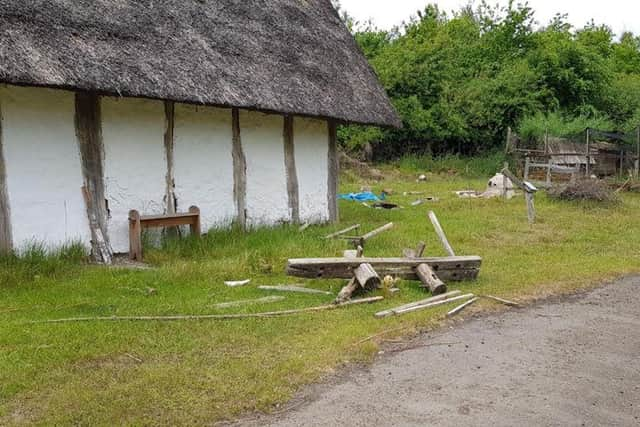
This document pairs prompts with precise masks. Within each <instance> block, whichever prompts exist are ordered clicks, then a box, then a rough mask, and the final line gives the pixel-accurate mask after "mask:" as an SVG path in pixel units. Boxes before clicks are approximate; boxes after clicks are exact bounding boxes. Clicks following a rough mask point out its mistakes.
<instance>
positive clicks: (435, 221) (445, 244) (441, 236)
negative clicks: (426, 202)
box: [429, 211, 456, 257]
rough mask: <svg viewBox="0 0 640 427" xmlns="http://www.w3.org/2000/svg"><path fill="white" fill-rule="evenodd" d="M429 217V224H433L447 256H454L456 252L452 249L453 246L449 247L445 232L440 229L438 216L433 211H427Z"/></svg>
mask: <svg viewBox="0 0 640 427" xmlns="http://www.w3.org/2000/svg"><path fill="white" fill-rule="evenodd" d="M429 219H430V220H431V224H433V228H434V229H435V231H436V234H437V235H438V239H440V243H442V246H443V247H444V250H445V251H446V252H447V253H448V254H449V256H452V257H454V256H456V253H455V252H454V251H453V248H452V247H451V244H450V243H449V240H448V239H447V236H446V234H444V230H443V229H442V226H441V225H440V221H438V217H437V216H436V214H435V212H433V211H429Z"/></svg>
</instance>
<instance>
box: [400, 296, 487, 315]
mask: <svg viewBox="0 0 640 427" xmlns="http://www.w3.org/2000/svg"><path fill="white" fill-rule="evenodd" d="M474 297H475V295H473V294H465V295H460V296H458V297H453V298H449V299H445V300H442V301H437V302H432V303H429V304H424V305H417V306H415V307H410V308H405V309H402V310H397V309H396V310H394V313H393V314H395V315H400V314H406V313H413V312H414V311H419V310H424V309H426V308H432V307H437V306H439V305H445V304H450V303H452V302H455V301H460V300H463V299H469V298H474Z"/></svg>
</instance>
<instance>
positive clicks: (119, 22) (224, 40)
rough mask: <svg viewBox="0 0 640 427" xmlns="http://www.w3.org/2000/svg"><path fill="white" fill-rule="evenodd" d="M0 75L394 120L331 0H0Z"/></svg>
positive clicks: (9, 79) (368, 120) (351, 118)
mask: <svg viewBox="0 0 640 427" xmlns="http://www.w3.org/2000/svg"><path fill="white" fill-rule="evenodd" d="M0 82H3V83H9V84H17V85H32V86H44V87H56V88H66V89H77V90H89V91H96V92H99V93H104V94H115V95H121V96H132V97H145V98H152V99H165V100H174V101H179V102H186V103H196V104H206V105H216V106H225V107H239V108H247V109H255V110H262V111H273V112H279V113H285V114H297V115H305V116H312V117H323V118H332V119H337V120H341V121H345V122H352V123H362V124H376V125H385V126H399V125H400V120H399V118H398V115H397V113H396V112H395V110H394V109H393V107H392V106H391V104H390V102H389V99H388V98H387V96H386V94H385V91H384V89H383V88H382V87H381V85H380V83H379V82H378V80H377V77H376V75H375V73H374V72H373V71H372V69H371V68H370V66H369V64H368V63H367V61H366V59H365V58H364V56H363V55H362V53H361V51H360V50H359V49H358V47H357V45H356V43H355V41H354V39H353V37H352V36H351V34H350V33H349V31H348V30H347V29H346V28H345V26H344V25H343V23H342V22H341V21H340V19H339V17H338V15H337V13H336V12H335V11H334V9H333V7H332V6H331V4H330V2H329V0H0Z"/></svg>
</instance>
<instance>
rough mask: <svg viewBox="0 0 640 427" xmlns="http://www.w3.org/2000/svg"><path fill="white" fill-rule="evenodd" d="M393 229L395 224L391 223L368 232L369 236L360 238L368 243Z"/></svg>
mask: <svg viewBox="0 0 640 427" xmlns="http://www.w3.org/2000/svg"><path fill="white" fill-rule="evenodd" d="M392 228H393V223H392V222H390V223H388V224H385V225H383V226H382V227H379V228H376V229H375V230H373V231H370V232H368V233H367V234H363V235H362V236H361V237H360V238H361V239H362V240H364V241H367V240H369V239H371V238H373V237H375V236H377V235H378V234H380V233H383V232H385V231H388V230H391V229H392Z"/></svg>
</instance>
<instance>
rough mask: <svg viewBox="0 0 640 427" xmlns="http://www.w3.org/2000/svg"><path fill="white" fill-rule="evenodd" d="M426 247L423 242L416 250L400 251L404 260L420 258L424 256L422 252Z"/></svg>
mask: <svg viewBox="0 0 640 427" xmlns="http://www.w3.org/2000/svg"><path fill="white" fill-rule="evenodd" d="M426 247H427V245H426V243H424V242H420V243H418V247H417V248H416V249H404V250H403V251H402V256H404V257H405V258H421V257H422V255H424V250H425V249H426Z"/></svg>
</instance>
